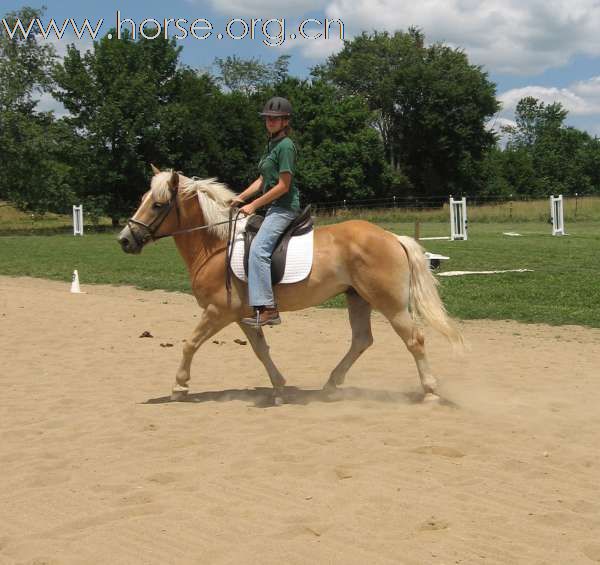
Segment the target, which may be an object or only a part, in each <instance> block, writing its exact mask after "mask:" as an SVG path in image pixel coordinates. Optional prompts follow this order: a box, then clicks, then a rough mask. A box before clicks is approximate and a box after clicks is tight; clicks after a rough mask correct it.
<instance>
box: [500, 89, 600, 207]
mask: <svg viewBox="0 0 600 565" xmlns="http://www.w3.org/2000/svg"><path fill="white" fill-rule="evenodd" d="M567 116H568V112H567V110H566V109H565V108H564V107H563V106H562V104H561V103H560V102H555V103H552V104H548V105H546V104H545V103H544V102H542V101H540V100H538V99H536V98H533V97H525V98H523V99H521V100H520V101H519V102H518V104H517V107H516V110H515V121H516V125H514V126H507V127H505V128H504V131H505V133H507V134H508V135H509V140H508V143H507V146H506V149H505V152H504V154H505V155H504V166H505V167H504V170H505V172H504V175H505V177H506V178H507V179H508V180H509V182H510V184H511V185H512V186H513V187H514V189H515V192H517V193H521V194H531V195H536V196H547V195H548V194H552V193H555V194H559V193H565V194H569V193H571V194H572V193H574V192H578V193H580V194H585V193H591V192H594V191H596V192H598V191H600V177H599V173H598V168H597V165H598V163H599V162H600V141H599V140H598V139H596V138H592V137H590V135H589V134H587V133H586V132H583V131H579V130H577V129H575V128H573V127H569V126H567V125H566V124H565V120H566V118H567ZM525 164H526V165H525ZM523 165H525V166H523Z"/></svg>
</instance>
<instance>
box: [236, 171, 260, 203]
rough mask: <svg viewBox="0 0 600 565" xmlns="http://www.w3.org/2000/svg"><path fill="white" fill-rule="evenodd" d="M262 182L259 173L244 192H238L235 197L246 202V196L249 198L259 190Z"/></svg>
mask: <svg viewBox="0 0 600 565" xmlns="http://www.w3.org/2000/svg"><path fill="white" fill-rule="evenodd" d="M262 184H263V178H262V175H261V176H259V177H258V178H257V179H256V180H255V181H254V182H253V183H252V184H251V185H250V186H249V187H248V188H247V189H246V190H244V192H242V193H241V194H238V196H237V197H238V198H239V199H240V200H243V201H244V202H247V201H248V198H250V197H251V196H254V195H255V194H256V193H257V192H260V189H261V188H262Z"/></svg>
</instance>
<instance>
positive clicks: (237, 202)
mask: <svg viewBox="0 0 600 565" xmlns="http://www.w3.org/2000/svg"><path fill="white" fill-rule="evenodd" d="M245 203H246V202H245V201H244V200H242V199H241V198H240V197H239V196H234V197H233V198H232V199H231V202H229V206H230V208H239V207H240V206H243V205H244V204H245Z"/></svg>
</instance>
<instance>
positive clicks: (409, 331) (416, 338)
mask: <svg viewBox="0 0 600 565" xmlns="http://www.w3.org/2000/svg"><path fill="white" fill-rule="evenodd" d="M388 319H389V321H390V323H391V324H392V327H393V328H394V330H396V333H397V334H398V335H399V336H400V337H401V338H402V339H403V340H404V343H405V344H406V347H407V349H408V350H409V351H410V352H411V353H412V356H413V357H414V360H415V363H416V364H417V370H418V371H419V377H420V379H421V385H422V386H423V391H424V392H425V400H437V399H438V398H439V397H438V396H437V393H436V389H437V379H436V378H435V377H434V376H433V375H432V373H431V369H430V368H429V361H428V360H427V355H426V354H425V334H424V333H423V330H421V328H419V326H418V325H417V324H416V323H415V322H414V320H413V319H412V318H411V316H410V314H409V313H408V311H406V310H404V311H402V312H399V313H397V314H396V315H394V316H388Z"/></svg>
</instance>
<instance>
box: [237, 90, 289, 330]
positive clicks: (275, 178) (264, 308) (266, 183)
mask: <svg viewBox="0 0 600 565" xmlns="http://www.w3.org/2000/svg"><path fill="white" fill-rule="evenodd" d="M260 115H261V116H263V117H264V118H265V126H266V128H267V132H268V134H269V140H268V143H267V147H266V150H265V153H264V155H263V157H262V159H261V160H260V162H259V164H258V169H259V171H260V176H259V177H258V178H257V179H256V180H255V181H254V182H253V183H252V184H250V186H248V188H247V189H246V190H244V191H243V192H242V193H241V194H240V195H239V196H237V197H236V198H234V199H233V200H232V203H231V205H232V206H242V207H241V211H242V212H244V213H245V214H247V215H250V214H254V212H256V210H257V209H258V208H261V207H263V206H267V212H266V215H265V219H264V220H263V223H262V225H261V226H260V229H259V230H258V233H257V234H256V236H255V238H254V240H253V241H252V247H251V248H250V257H249V260H248V296H249V300H248V302H249V304H250V306H253V307H254V308H255V316H254V317H251V318H243V319H242V322H243V323H245V324H249V325H252V326H256V327H258V326H264V325H266V324H269V325H275V324H280V323H281V318H280V317H279V312H278V310H277V305H276V304H275V300H274V298H273V287H272V284H271V254H272V253H273V251H274V249H275V245H276V244H277V241H278V240H279V238H280V236H281V235H282V234H283V232H284V231H285V229H286V228H287V227H288V226H289V224H290V223H291V222H292V220H294V219H295V218H296V217H297V216H298V212H299V210H300V195H299V192H298V188H297V186H296V183H295V179H294V175H295V172H296V146H295V145H294V142H293V141H292V140H291V139H290V138H289V137H288V134H289V133H290V126H289V122H290V118H291V115H292V105H291V104H290V102H289V101H288V100H286V99H285V98H281V97H280V96H275V97H273V98H271V99H269V100H268V101H267V103H266V104H265V107H264V109H263V111H262V112H261V113H260ZM259 191H261V192H262V196H259V197H258V198H257V199H256V200H254V201H252V202H251V203H250V204H245V202H246V201H247V199H248V198H249V197H250V196H252V195H254V194H256V193H257V192H259Z"/></svg>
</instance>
